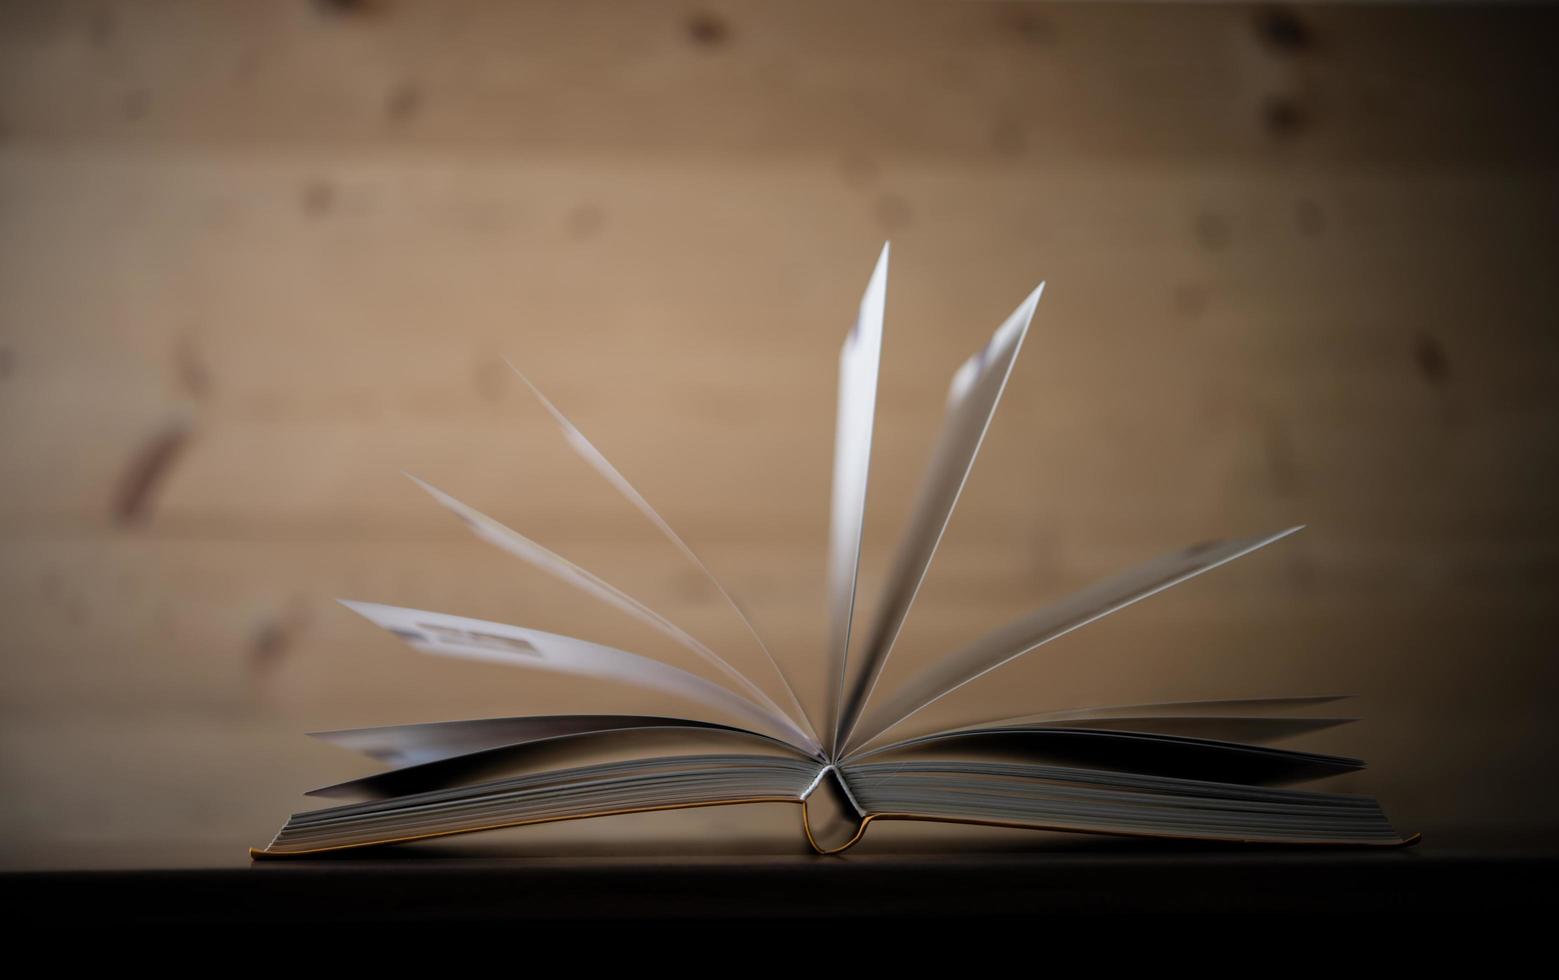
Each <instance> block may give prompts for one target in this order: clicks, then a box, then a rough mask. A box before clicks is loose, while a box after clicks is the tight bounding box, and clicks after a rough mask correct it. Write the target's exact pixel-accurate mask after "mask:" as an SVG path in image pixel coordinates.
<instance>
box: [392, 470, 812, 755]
mask: <svg viewBox="0 0 1559 980" xmlns="http://www.w3.org/2000/svg"><path fill="white" fill-rule="evenodd" d="M406 475H407V476H408V477H410V478H411V479H412V480H413V481H414V482H416V483H417V485H418V486H420V487H422V489H424V490H426V491H427V492H428V493H429V494H431V495H432V497H433V499H435V500H437V501H438V502H439V503H441V504H443V505H444V506H445V507H447V508H448V509H449V510H451V511H453V512H454V514H455V516H457V517H459V518H460V519H461V520H462V521H464V522H465V524H466V526H467V527H469V528H471V530H472V531H474V532H475V533H476V535H477V536H478V537H480V538H482V539H483V540H484V541H487V542H488V543H490V544H494V545H497V546H498V547H499V548H502V549H503V550H504V551H507V552H508V553H509V554H511V555H514V556H516V557H518V558H522V559H524V560H525V561H527V562H529V563H530V564H532V565H534V566H536V567H537V568H539V569H541V570H542V571H544V572H546V573H548V574H549V575H553V576H555V577H557V578H559V579H562V580H563V581H565V582H567V583H569V584H570V585H573V586H574V587H576V588H578V589H580V590H582V591H584V592H588V593H590V594H591V595H593V596H595V597H596V598H598V599H600V600H602V601H603V602H606V603H608V604H610V605H612V606H615V607H616V608H618V609H620V610H622V611H623V612H625V613H627V614H628V615H630V616H633V617H634V618H635V619H638V620H640V621H641V622H644V623H647V624H649V625H650V626H653V627H655V628H656V629H657V630H659V631H660V632H662V633H664V634H665V635H667V636H669V637H671V638H672V639H673V640H675V641H676V642H677V643H679V644H681V645H682V646H684V647H686V648H687V649H689V650H691V651H693V653H695V654H697V655H698V656H699V657H701V658H703V659H704V660H705V661H707V662H708V663H710V664H712V665H713V666H714V667H715V668H716V669H717V670H719V671H720V672H721V673H723V674H725V675H726V676H727V677H729V678H731V680H732V681H733V682H735V683H736V685H737V686H738V687H740V688H741V689H742V690H743V691H745V692H747V694H748V695H749V696H750V697H751V698H752V700H753V701H755V702H756V703H758V704H761V705H763V706H764V707H765V708H767V709H768V710H769V711H770V712H772V713H773V715H774V716H775V718H776V719H783V721H784V723H785V725H786V726H787V728H788V729H790V730H792V731H794V732H795V733H796V734H797V735H798V736H799V737H800V738H801V739H802V740H803V741H804V742H806V743H808V744H809V748H808V751H816V750H817V749H819V748H821V746H820V745H819V744H818V743H817V740H816V739H815V738H813V737H812V736H811V735H808V734H806V733H805V732H803V731H801V729H800V728H799V726H798V725H797V724H796V722H795V721H794V720H793V719H791V718H790V717H789V716H788V715H786V714H785V712H784V711H783V710H781V709H780V707H779V705H777V704H775V703H774V701H773V700H772V699H770V697H769V696H768V695H767V694H765V693H764V692H763V689H762V688H760V687H758V685H756V684H754V683H753V682H752V681H751V680H750V679H748V678H747V676H746V675H745V674H743V673H741V672H740V671H738V670H737V669H736V668H735V667H732V666H731V665H730V664H729V663H726V661H725V659H724V658H723V657H721V656H720V655H719V654H717V653H715V652H714V651H713V650H711V649H709V648H708V647H707V646H705V645H704V644H703V643H700V642H699V641H698V640H697V639H695V638H694V637H693V636H692V635H690V634H689V633H688V632H687V631H685V630H683V629H682V628H681V627H679V626H677V625H676V624H675V623H672V622H671V621H670V620H668V619H667V618H666V617H664V616H662V615H661V614H660V613H657V612H655V611H654V610H653V609H651V608H650V607H648V606H646V605H645V604H644V603H642V602H640V601H639V600H637V599H635V598H633V597H632V596H630V595H628V594H627V593H625V592H623V591H622V590H621V589H619V588H617V587H616V586H614V585H612V584H610V583H608V582H606V581H605V580H604V579H602V578H600V577H599V576H597V575H595V574H593V573H592V572H589V571H587V570H586V569H583V568H580V567H579V566H578V565H575V564H574V563H573V562H571V561H569V560H568V559H567V558H564V557H563V556H562V555H559V554H556V553H554V552H551V551H548V550H547V549H546V548H543V547H542V546H541V545H539V544H537V543H536V542H534V541H532V540H531V539H529V538H527V537H525V536H524V535H523V534H520V533H519V532H518V531H515V530H513V529H511V528H508V527H505V526H504V525H503V524H500V523H498V522H497V521H495V520H493V519H492V518H491V517H488V516H487V515H486V514H483V513H482V512H481V511H479V510H477V509H475V508H474V507H468V506H467V505H465V504H463V503H461V502H460V501H458V500H456V499H455V498H454V497H451V496H450V495H449V494H447V493H445V492H444V491H442V490H440V489H438V488H437V487H435V486H433V485H432V484H430V483H428V482H426V481H425V480H420V479H418V478H417V477H415V476H412V475H411V474H410V473H408V474H406Z"/></svg>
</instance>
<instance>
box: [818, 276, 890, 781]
mask: <svg viewBox="0 0 1559 980" xmlns="http://www.w3.org/2000/svg"><path fill="white" fill-rule="evenodd" d="M887 293H888V246H887V245H884V246H883V247H882V255H880V256H879V257H878V259H877V267H876V269H874V270H873V271H872V277H871V281H870V283H869V284H868V285H867V287H866V295H865V296H863V297H862V298H861V308H860V311H859V313H858V314H857V315H856V319H855V326H854V328H852V329H851V330H850V333H849V336H847V337H846V338H845V341H844V347H843V349H842V350H840V352H839V406H838V410H837V411H838V414H837V417H836V419H835V431H834V482H833V495H832V500H831V506H830V508H829V513H830V521H829V529H828V661H827V673H828V712H829V714H828V722H827V727H828V737H829V747H830V749H831V750H833V749H836V748H837V747H838V746H839V744H840V742H841V738H840V733H839V722H840V712H841V710H842V707H843V699H844V686H845V672H846V671H847V670H848V668H849V652H850V621H851V618H852V616H853V615H854V612H855V584H856V577H857V575H858V573H859V571H860V564H861V527H862V523H863V521H864V519H865V516H866V478H867V475H868V472H869V471H870V468H871V455H872V422H873V419H874V417H875V414H876V410H877V371H878V367H879V366H880V364H881V361H882V320H883V314H884V312H885V310H886V304H887Z"/></svg>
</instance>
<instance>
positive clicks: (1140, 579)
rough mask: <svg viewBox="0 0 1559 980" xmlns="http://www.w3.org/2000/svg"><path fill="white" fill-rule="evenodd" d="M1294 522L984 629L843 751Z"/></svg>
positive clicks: (866, 724) (1154, 565)
mask: <svg viewBox="0 0 1559 980" xmlns="http://www.w3.org/2000/svg"><path fill="white" fill-rule="evenodd" d="M1298 530H1300V528H1298V527H1293V528H1289V529H1288V530H1285V531H1279V532H1278V533H1276V534H1269V535H1267V536H1265V537H1259V538H1243V539H1240V540H1237V541H1223V542H1211V543H1207V544H1201V545H1196V546H1193V547H1191V548H1187V549H1185V550H1183V551H1176V552H1173V553H1171V554H1167V555H1163V556H1161V557H1159V558H1156V559H1154V560H1153V561H1150V562H1148V563H1146V564H1144V565H1141V566H1139V567H1138V568H1136V569H1133V570H1132V571H1130V572H1126V573H1125V574H1123V575H1119V576H1116V577H1115V578H1112V579H1108V580H1106V581H1104V582H1100V583H1098V584H1097V585H1094V586H1091V587H1089V588H1087V589H1084V590H1082V591H1081V592H1077V593H1074V594H1073V595H1072V596H1070V597H1068V598H1066V599H1063V600H1061V601H1060V602H1058V603H1056V604H1054V605H1051V606H1046V607H1044V608H1042V609H1039V610H1037V611H1035V612H1032V613H1030V614H1029V615H1027V616H1024V617H1022V618H1021V619H1018V620H1016V621H1015V622H1012V623H1009V624H1008V625H1006V626H1004V627H1001V628H1000V629H997V630H994V631H992V632H990V633H987V634H986V635H985V636H984V637H982V638H980V639H979V640H976V641H975V642H974V643H973V644H971V645H970V646H968V647H965V648H964V649H963V650H961V651H959V652H957V653H955V654H953V655H951V656H949V657H946V658H944V659H942V660H940V661H938V662H936V663H934V664H932V665H931V666H930V667H928V668H926V669H925V670H923V671H921V673H919V674H917V675H916V676H915V677H912V678H911V679H910V680H909V681H908V682H906V683H905V684H904V686H903V687H902V688H900V689H899V691H898V693H897V694H896V695H894V697H893V698H892V699H891V700H889V701H888V702H887V703H885V704H883V705H882V706H881V707H879V708H877V709H876V710H875V711H873V712H872V713H870V714H869V715H867V717H866V719H865V720H864V721H863V722H862V723H861V724H860V726H858V727H857V729H856V734H855V736H854V737H853V738H852V739H851V741H850V743H849V744H847V745H846V746H845V747H844V751H845V754H847V755H848V754H849V753H850V752H852V751H855V750H857V749H859V748H861V747H862V746H865V745H867V744H869V743H870V742H871V741H872V740H874V739H875V738H877V737H878V736H880V735H882V734H883V733H884V732H886V731H887V730H888V729H889V728H892V727H893V726H894V725H897V724H898V723H900V722H902V721H904V720H905V719H906V718H909V717H910V716H911V715H913V714H915V713H916V712H918V711H920V710H921V709H923V708H925V707H926V706H927V705H930V704H932V703H934V702H936V701H938V700H940V699H942V698H944V697H946V696H947V695H948V694H951V693H952V692H953V691H956V690H957V689H958V688H960V687H963V686H964V685H965V684H968V683H969V682H970V681H972V680H974V679H975V678H977V677H980V676H982V675H984V674H987V673H989V672H990V671H992V670H995V669H996V668H997V667H1000V666H1001V665H1003V664H1005V663H1007V662H1008V661H1011V660H1014V659H1016V658H1017V657H1021V656H1023V655H1024V654H1026V653H1028V652H1030V651H1031V650H1034V649H1037V648H1038V647H1041V646H1043V645H1044V644H1046V643H1049V642H1050V641H1051V640H1054V639H1056V638H1058V637H1061V636H1065V635H1066V634H1068V633H1070V632H1072V631H1073V630H1075V629H1079V628H1080V627H1083V626H1086V625H1088V624H1089V623H1092V622H1094V621H1096V620H1099V619H1102V618H1104V617H1105V616H1108V615H1109V614H1111V613H1113V612H1115V611H1117V610H1120V609H1124V608H1125V607H1127V606H1129V605H1131V604H1133V603H1135V602H1139V601H1141V600H1142V599H1146V598H1147V597H1148V596H1151V595H1155V594H1157V593H1159V592H1162V591H1164V590H1165V589H1167V588H1170V587H1171V586H1174V585H1177V584H1179V583H1181V582H1184V581H1186V580H1187V579H1191V578H1194V577H1196V576H1198V575H1200V574H1202V573H1203V572H1207V571H1210V570H1212V569H1214V568H1217V567H1218V566H1219V565H1223V564H1226V563H1227V562H1231V561H1233V560H1234V559H1236V558H1239V557H1240V556H1242V555H1247V554H1250V553H1251V552H1252V551H1255V550H1256V549H1258V548H1261V547H1264V546H1266V545H1269V544H1271V543H1272V542H1274V541H1277V540H1279V539H1281V538H1285V537H1287V536H1288V535H1290V534H1293V533H1294V532H1295V531H1298Z"/></svg>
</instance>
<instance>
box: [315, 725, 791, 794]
mask: <svg viewBox="0 0 1559 980" xmlns="http://www.w3.org/2000/svg"><path fill="white" fill-rule="evenodd" d="M719 750H724V751H753V750H758V751H763V750H768V751H771V752H783V753H785V754H787V755H789V756H791V757H796V756H797V755H798V754H799V753H798V750H797V749H796V748H795V747H794V746H791V745H787V744H786V743H783V742H778V741H775V740H774V739H771V738H769V737H768V736H767V735H759V734H758V733H756V732H749V731H746V730H744V729H741V728H729V727H725V726H707V725H699V724H698V723H696V722H692V723H689V724H687V725H648V726H644V727H641V728H611V729H604V730H600V731H586V732H570V733H568V734H566V735H556V736H553V737H550V738H539V739H530V740H528V741H523V742H515V743H513V744H510V745H495V746H492V747H490V748H485V749H481V750H479V751H476V752H467V753H465V754H463V755H452V756H448V757H446V758H443V759H435V760H433V761H430V762H423V763H418V764H416V765H409V766H401V767H399V768H396V769H389V770H386V771H384V772H377V773H374V774H372V775H369V776H363V777H360V778H357V779H350V780H347V781H345V782H341V783H335V784H333V785H331V786H322V787H320V788H318V789H312V790H309V792H308V795H309V796H330V797H342V796H346V797H353V796H356V797H377V798H385V797H390V796H404V795H406V794H408V793H425V792H428V791H430V790H435V789H443V788H446V787H450V786H456V785H461V784H465V783H471V782H475V781H477V780H479V779H492V778H494V777H497V776H515V775H519V774H521V773H527V772H542V771H546V770H555V769H563V768H568V767H572V766H579V765H583V764H586V763H593V762H600V761H605V760H607V759H609V758H643V757H648V756H668V755H676V754H678V753H681V752H708V751H719ZM810 761H811V762H812V764H813V765H816V764H817V762H816V760H810Z"/></svg>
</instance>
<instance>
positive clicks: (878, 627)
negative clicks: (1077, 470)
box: [840, 283, 1045, 742]
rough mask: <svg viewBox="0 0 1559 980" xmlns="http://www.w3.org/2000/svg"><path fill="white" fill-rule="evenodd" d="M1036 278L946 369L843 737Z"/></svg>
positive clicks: (973, 448)
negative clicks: (938, 419)
mask: <svg viewBox="0 0 1559 980" xmlns="http://www.w3.org/2000/svg"><path fill="white" fill-rule="evenodd" d="M1044 288H1045V286H1044V284H1043V283H1041V284H1040V286H1039V288H1038V289H1035V290H1034V291H1033V292H1032V293H1030V294H1029V296H1028V298H1027V299H1025V300H1024V301H1023V302H1022V304H1020V305H1019V306H1018V308H1017V309H1016V310H1014V311H1013V312H1012V315H1011V316H1009V317H1007V319H1006V321H1005V322H1003V323H1002V325H1001V326H1000V327H998V328H997V329H996V332H995V334H993V335H992V336H991V339H990V340H989V341H988V342H986V344H985V346H984V347H982V348H980V350H979V351H978V352H977V353H975V354H974V356H972V357H970V358H969V359H968V360H967V361H965V362H964V364H963V366H962V367H960V368H959V369H958V370H957V372H955V373H954V374H953V381H952V385H951V387H950V388H949V390H948V393H947V413H946V415H945V416H944V418H943V421H942V433H941V435H940V436H938V437H937V443H936V448H935V449H933V450H932V453H931V462H930V463H929V464H928V465H927V467H926V473H925V475H924V476H923V477H921V481H920V490H919V492H918V494H917V498H916V502H915V509H914V511H913V512H912V513H911V516H910V519H909V525H908V526H907V527H906V528H905V529H904V535H903V537H902V538H901V539H900V541H899V550H898V554H897V556H896V557H895V558H894V561H893V564H892V566H890V568H889V572H888V581H887V584H886V585H885V586H884V588H883V593H882V599H881V600H880V601H879V603H878V608H877V614H876V617H875V618H874V620H873V622H872V627H871V630H870V632H868V633H867V635H866V642H865V644H864V646H862V648H861V658H862V659H861V668H860V672H859V673H858V674H857V676H856V680H855V683H854V685H853V686H852V687H851V691H850V694H849V697H848V698H847V699H846V701H845V706H844V710H843V721H842V722H841V723H840V731H841V732H842V734H841V736H840V739H841V741H845V742H848V741H849V739H850V734H851V732H852V730H853V729H854V727H855V723H856V722H857V721H858V720H859V719H860V713H861V709H862V708H864V707H865V705H866V702H867V701H868V700H869V699H870V698H871V695H872V691H873V690H874V689H875V688H876V685H877V678H878V677H879V676H880V675H881V674H882V668H883V665H884V664H885V663H887V661H888V654H889V653H891V652H892V651H893V643H894V641H895V640H897V639H898V636H899V631H900V630H901V629H902V628H903V626H904V618H905V617H906V616H908V615H909V607H910V606H911V605H913V604H914V602H915V595H916V593H918V592H919V591H920V585H921V583H922V582H923V581H925V578H926V570H927V569H928V568H929V567H930V565H931V558H932V556H933V555H935V554H936V549H937V545H938V544H939V543H940V542H941V540H942V535H943V533H944V532H945V531H946V530H947V523H948V521H949V520H950V519H951V518H952V516H953V508H954V507H956V506H957V505H958V497H959V495H960V494H961V493H962V492H963V489H964V484H965V483H966V482H967V481H968V479H969V471H970V470H971V469H973V467H974V458H975V456H976V455H977V454H978V453H979V451H980V443H982V442H983V441H984V440H985V432H986V430H987V429H988V428H989V427H990V424H991V417H992V416H993V415H994V414H995V413H996V405H997V403H998V402H1000V401H1001V393H1002V390H1003V389H1005V388H1006V387H1007V378H1008V377H1009V376H1010V375H1011V374H1012V366H1013V364H1014V363H1015V362H1016V361H1017V359H1018V350H1019V349H1020V348H1021V347H1022V346H1023V338H1024V337H1025V336H1027V334H1028V327H1029V322H1030V321H1031V320H1033V318H1034V308H1035V306H1036V305H1038V303H1039V297H1040V294H1041V293H1042V292H1043V291H1044Z"/></svg>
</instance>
